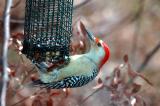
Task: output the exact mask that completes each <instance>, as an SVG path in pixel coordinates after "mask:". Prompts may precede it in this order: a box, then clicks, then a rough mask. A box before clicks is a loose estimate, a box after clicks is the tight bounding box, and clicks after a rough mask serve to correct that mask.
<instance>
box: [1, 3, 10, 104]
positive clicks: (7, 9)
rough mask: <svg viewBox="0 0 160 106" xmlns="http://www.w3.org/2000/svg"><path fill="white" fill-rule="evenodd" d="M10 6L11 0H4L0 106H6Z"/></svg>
mask: <svg viewBox="0 0 160 106" xmlns="http://www.w3.org/2000/svg"><path fill="white" fill-rule="evenodd" d="M11 6H12V0H6V5H5V9H4V13H3V19H4V38H3V51H2V64H3V71H2V78H3V79H2V91H1V106H6V103H5V102H6V91H7V83H8V80H9V77H8V70H7V68H8V62H7V61H8V58H7V54H8V43H9V38H10V10H11Z"/></svg>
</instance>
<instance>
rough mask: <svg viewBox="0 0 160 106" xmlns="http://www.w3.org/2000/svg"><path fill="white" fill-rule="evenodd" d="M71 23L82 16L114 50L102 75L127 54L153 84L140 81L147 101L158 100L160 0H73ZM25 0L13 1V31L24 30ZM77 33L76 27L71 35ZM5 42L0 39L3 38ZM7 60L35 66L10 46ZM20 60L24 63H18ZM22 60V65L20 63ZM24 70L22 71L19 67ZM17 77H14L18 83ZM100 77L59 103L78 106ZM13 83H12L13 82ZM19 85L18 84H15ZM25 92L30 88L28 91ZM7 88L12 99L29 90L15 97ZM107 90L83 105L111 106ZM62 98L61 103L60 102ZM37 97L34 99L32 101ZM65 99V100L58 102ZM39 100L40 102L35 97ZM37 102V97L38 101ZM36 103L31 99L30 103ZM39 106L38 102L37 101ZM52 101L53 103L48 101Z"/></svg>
mask: <svg viewBox="0 0 160 106" xmlns="http://www.w3.org/2000/svg"><path fill="white" fill-rule="evenodd" d="M4 6H5V0H0V34H1V35H0V37H1V39H2V36H3V35H2V32H3V31H2V30H3V27H2V15H3V10H4ZM74 6H75V7H74V10H73V27H76V25H77V24H76V23H77V22H78V21H82V22H83V23H84V24H85V25H86V27H87V28H88V29H90V30H91V31H92V32H93V33H94V35H95V36H97V37H99V38H100V39H102V40H103V41H105V42H106V43H107V44H108V45H109V47H110V50H111V57H110V60H109V61H108V62H107V63H106V64H105V66H104V67H103V68H102V73H100V75H99V76H100V78H101V79H105V77H106V76H109V75H110V74H111V73H112V72H113V70H114V68H115V67H116V66H117V65H119V64H121V63H123V56H124V55H125V54H128V56H129V62H130V64H131V65H132V68H133V70H138V71H141V72H142V73H143V74H144V75H145V76H146V77H147V78H148V79H149V80H150V82H152V83H153V85H154V86H150V85H148V84H147V83H145V82H143V81H141V80H138V83H140V84H142V87H141V88H142V89H141V90H140V91H139V95H141V96H142V97H143V98H144V100H145V101H146V104H147V106H159V104H160V102H159V101H160V90H159V89H160V80H159V77H160V72H159V71H160V50H158V49H159V48H160V1H159V0H86V1H85V0H74ZM24 14H25V0H13V8H12V10H11V33H23V25H24ZM74 35H75V33H74V32H73V36H74ZM0 42H1V44H2V40H0ZM8 56H9V63H11V64H12V63H14V65H15V66H16V68H17V69H16V71H17V72H16V75H21V73H23V71H24V69H25V70H31V69H32V65H31V63H30V62H29V60H27V59H26V58H25V57H23V59H24V61H25V65H24V64H23V65H22V64H21V63H20V62H19V61H21V57H20V56H19V55H18V53H17V52H15V51H14V49H13V48H10V49H9V55H8ZM20 64H21V65H20ZM19 65H20V66H19ZM20 70H21V71H20ZM17 80H19V79H15V82H11V83H16V81H17ZM95 85H96V81H93V82H92V83H90V84H88V85H87V86H84V87H81V88H77V89H71V90H69V92H70V94H69V96H68V97H67V98H65V99H62V98H64V95H60V96H57V97H53V98H54V101H56V102H54V103H55V106H78V104H79V101H81V100H83V98H85V97H87V96H88V95H90V94H91V93H92V92H93V91H94V90H93V89H92V88H93V86H95ZM13 88H14V87H13ZM14 89H16V88H14ZM24 92H27V91H24ZM9 95H12V96H13V92H8V99H10V100H9V103H8V106H12V105H11V104H14V103H16V102H17V101H19V100H20V99H21V98H22V97H26V95H28V94H27V93H25V94H21V95H19V96H15V97H14V98H12V96H9ZM108 95H109V94H108V92H106V90H105V89H103V90H101V91H99V92H97V93H96V94H94V95H92V96H91V97H90V98H89V99H88V100H87V101H85V103H84V104H83V105H84V106H109V104H108V103H109V99H108ZM62 100H63V102H61V101H62ZM31 101H33V100H29V99H27V100H24V101H23V102H22V103H19V104H17V106H25V105H26V106H31ZM34 101H36V100H34ZM59 102H61V103H59ZM35 103H37V101H36V102H35ZM38 103H39V101H38ZM32 105H33V104H32ZM34 106H36V105H34ZM42 106H45V105H42ZM47 106H50V105H47Z"/></svg>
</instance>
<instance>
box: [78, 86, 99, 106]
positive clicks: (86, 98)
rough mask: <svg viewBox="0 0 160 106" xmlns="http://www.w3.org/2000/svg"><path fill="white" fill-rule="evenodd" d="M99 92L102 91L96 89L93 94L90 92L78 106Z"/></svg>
mask: <svg viewBox="0 0 160 106" xmlns="http://www.w3.org/2000/svg"><path fill="white" fill-rule="evenodd" d="M100 90H102V89H96V90H95V91H94V92H92V93H91V94H90V95H88V96H87V97H85V98H84V99H83V100H82V102H81V104H79V106H82V105H83V104H84V103H85V102H86V101H87V100H88V99H89V98H90V97H91V96H93V95H94V94H96V93H97V92H98V91H100Z"/></svg>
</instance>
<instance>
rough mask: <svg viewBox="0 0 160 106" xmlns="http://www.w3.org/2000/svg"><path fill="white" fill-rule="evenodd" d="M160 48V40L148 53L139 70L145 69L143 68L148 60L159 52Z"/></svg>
mask: <svg viewBox="0 0 160 106" xmlns="http://www.w3.org/2000/svg"><path fill="white" fill-rule="evenodd" d="M159 49H160V41H159V42H158V44H157V45H156V46H155V47H154V48H153V49H152V50H151V51H150V52H149V53H148V54H147V55H146V57H145V59H144V61H143V62H142V64H141V65H140V67H139V68H138V69H137V71H138V72H141V71H143V69H144V68H145V67H146V66H147V64H148V62H149V61H150V60H151V58H152V57H153V56H154V55H155V54H156V53H157V52H158V50H159Z"/></svg>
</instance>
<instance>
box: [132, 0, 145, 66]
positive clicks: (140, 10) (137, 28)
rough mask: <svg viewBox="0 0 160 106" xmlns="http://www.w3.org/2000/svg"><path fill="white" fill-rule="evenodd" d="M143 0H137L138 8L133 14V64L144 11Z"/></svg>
mask: <svg viewBox="0 0 160 106" xmlns="http://www.w3.org/2000/svg"><path fill="white" fill-rule="evenodd" d="M144 4H145V0H139V2H138V4H137V5H139V8H138V10H137V12H136V14H135V16H134V21H135V31H134V36H133V43H132V50H131V53H132V60H133V64H134V63H135V59H136V58H135V55H136V51H137V47H138V41H139V35H140V31H141V26H142V15H143V12H144V8H145V5H144Z"/></svg>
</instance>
